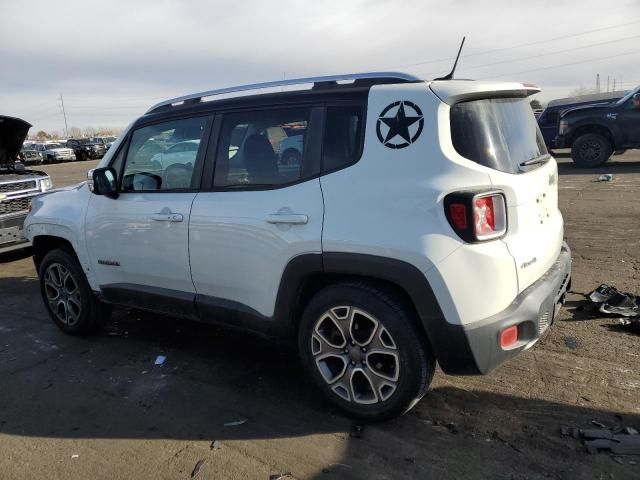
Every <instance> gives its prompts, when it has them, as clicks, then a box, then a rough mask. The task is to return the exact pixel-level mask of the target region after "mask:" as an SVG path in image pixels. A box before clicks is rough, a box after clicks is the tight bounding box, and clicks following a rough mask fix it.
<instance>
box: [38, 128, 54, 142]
mask: <svg viewBox="0 0 640 480" xmlns="http://www.w3.org/2000/svg"><path fill="white" fill-rule="evenodd" d="M36 138H37V139H38V140H40V141H41V142H43V141H45V140H49V138H51V137H50V136H49V134H48V133H47V132H45V131H44V130H40V131H39V132H38V133H36Z"/></svg>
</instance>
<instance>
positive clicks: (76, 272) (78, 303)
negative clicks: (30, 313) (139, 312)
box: [38, 248, 111, 335]
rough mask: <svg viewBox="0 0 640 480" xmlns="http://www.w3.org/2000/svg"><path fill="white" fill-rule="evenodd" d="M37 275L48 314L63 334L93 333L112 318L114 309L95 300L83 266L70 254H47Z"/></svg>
mask: <svg viewBox="0 0 640 480" xmlns="http://www.w3.org/2000/svg"><path fill="white" fill-rule="evenodd" d="M38 276H39V277H40V291H41V293H42V299H43V300H44V303H45V307H46V308H47V312H48V313H49V316H50V317H51V319H52V320H53V322H54V323H55V324H56V325H57V326H58V327H59V328H60V329H61V330H63V331H64V332H66V333H69V334H71V335H84V334H87V333H91V332H92V331H94V330H95V329H97V328H98V327H99V326H100V325H101V324H102V323H103V322H104V321H106V320H107V319H108V318H109V317H110V315H111V306H110V305H107V304H104V303H102V302H100V301H99V300H98V299H97V298H96V297H95V295H94V294H93V292H92V291H91V287H90V286H89V283H88V282H87V278H86V277H85V275H84V272H83V271H82V267H81V266H80V264H79V263H78V260H77V259H76V258H75V255H73V254H71V253H70V252H69V251H67V250H65V249H62V248H59V249H55V250H51V251H50V252H49V253H47V254H46V255H45V256H44V258H43V259H42V262H41V263H40V269H39V273H38Z"/></svg>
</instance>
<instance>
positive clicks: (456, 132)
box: [451, 98, 549, 173]
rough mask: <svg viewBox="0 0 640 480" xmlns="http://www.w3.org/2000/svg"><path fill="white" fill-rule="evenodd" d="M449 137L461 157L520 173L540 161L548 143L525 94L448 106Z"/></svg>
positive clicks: (538, 164) (537, 164) (487, 165)
mask: <svg viewBox="0 0 640 480" xmlns="http://www.w3.org/2000/svg"><path fill="white" fill-rule="evenodd" d="M451 140H452V141H453V146H454V148H455V149H456V151H457V152H458V153H459V154H460V155H462V156H463V157H465V158H467V159H469V160H472V161H474V162H476V163H479V164H480V165H484V166H485V167H489V168H492V169H494V170H499V171H501V172H507V173H522V172H526V171H529V170H531V169H533V168H537V167H539V166H540V165H541V164H542V163H534V164H531V165H529V166H526V165H525V163H527V162H529V163H530V162H531V161H534V160H536V159H543V158H544V157H547V156H548V155H549V153H548V152H547V147H546V146H545V143H544V139H543V138H542V134H541V133H540V129H539V128H538V124H537V122H536V119H535V116H534V115H533V111H532V110H531V107H530V105H529V102H528V101H527V100H526V99H525V98H487V99H481V100H471V101H468V102H461V103H458V104H456V105H454V106H453V107H451Z"/></svg>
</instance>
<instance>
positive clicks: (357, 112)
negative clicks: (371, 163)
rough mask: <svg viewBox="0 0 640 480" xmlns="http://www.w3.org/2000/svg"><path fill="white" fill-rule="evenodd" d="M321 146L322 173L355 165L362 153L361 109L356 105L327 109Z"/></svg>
mask: <svg viewBox="0 0 640 480" xmlns="http://www.w3.org/2000/svg"><path fill="white" fill-rule="evenodd" d="M326 112H327V113H326V116H325V127H324V138H323V144H322V171H323V172H330V171H333V170H338V169H340V168H344V167H346V166H348V165H351V164H353V163H356V162H357V161H358V159H359V158H360V155H361V153H362V143H363V137H364V136H363V133H364V131H363V108H362V106H357V105H341V106H331V107H327V110H326Z"/></svg>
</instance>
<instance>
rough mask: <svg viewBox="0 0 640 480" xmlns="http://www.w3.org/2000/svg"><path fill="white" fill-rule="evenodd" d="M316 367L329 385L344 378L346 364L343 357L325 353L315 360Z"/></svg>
mask: <svg viewBox="0 0 640 480" xmlns="http://www.w3.org/2000/svg"><path fill="white" fill-rule="evenodd" d="M316 365H317V366H318V370H320V374H321V375H322V378H324V380H325V381H326V382H327V383H328V384H329V385H331V384H332V383H335V382H336V381H338V380H340V379H341V378H342V377H343V376H344V374H345V372H346V371H347V366H348V362H347V359H346V358H345V355H338V354H334V353H327V354H325V355H320V356H318V357H317V358H316Z"/></svg>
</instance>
